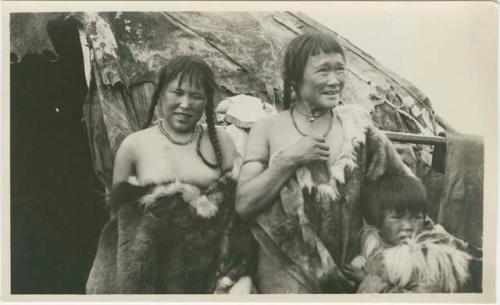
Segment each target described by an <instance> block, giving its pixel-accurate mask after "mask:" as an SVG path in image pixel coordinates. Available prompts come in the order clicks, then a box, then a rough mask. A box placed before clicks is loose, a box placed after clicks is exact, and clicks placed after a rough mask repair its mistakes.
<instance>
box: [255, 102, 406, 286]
mask: <svg viewBox="0 0 500 305" xmlns="http://www.w3.org/2000/svg"><path fill="white" fill-rule="evenodd" d="M334 115H336V116H337V117H338V118H339V120H340V122H341V124H342V137H343V139H344V142H343V145H342V152H341V155H340V157H339V158H337V160H335V161H334V162H333V163H332V164H328V165H326V164H314V165H311V166H307V167H303V168H300V169H299V170H297V172H296V175H294V176H292V177H291V178H290V179H289V180H288V181H287V182H286V183H285V185H284V186H283V188H282V189H281V191H280V196H279V198H278V200H277V202H275V204H274V205H273V206H272V208H271V209H269V210H268V211H265V212H263V213H261V214H259V215H258V216H257V219H256V223H255V224H254V225H253V226H252V232H253V234H254V236H255V238H256V239H257V241H258V242H259V244H260V246H261V249H262V251H263V252H264V253H265V254H266V255H267V256H268V257H269V258H270V259H271V260H272V261H273V262H274V263H275V264H277V265H280V266H282V268H284V269H285V270H286V271H287V272H288V273H289V274H291V275H292V276H293V279H294V280H296V283H294V284H293V285H291V286H297V285H300V286H301V287H302V288H301V289H302V290H304V291H309V292H310V293H321V292H323V293H342V292H344V293H345V292H353V289H354V288H353V287H352V286H351V285H350V284H349V282H348V281H347V280H346V279H345V278H344V276H343V274H342V272H341V271H340V270H339V268H338V266H340V265H343V264H345V263H347V262H349V261H350V260H351V259H352V258H353V257H354V256H355V254H357V253H359V252H358V250H357V242H356V240H357V232H359V230H360V228H361V226H362V221H361V210H362V209H363V203H362V202H360V200H359V198H360V195H361V190H362V188H363V186H364V185H365V183H367V182H370V181H373V180H375V179H377V178H379V177H380V176H382V175H383V174H385V173H394V174H403V175H410V176H413V173H412V172H411V170H410V169H409V168H408V167H407V166H406V165H404V163H403V162H402V161H401V159H400V157H399V155H398V153H397V152H396V150H395V148H394V147H393V146H392V144H391V143H390V141H389V140H388V139H387V137H386V136H385V135H384V134H383V133H382V132H381V131H380V130H378V129H377V128H376V127H375V126H373V124H372V123H371V120H370V116H369V114H368V113H367V112H366V111H365V109H363V108H361V107H357V106H353V105H343V106H340V107H337V108H335V110H334ZM264 276H265V277H273V276H274V275H273V274H266V275H259V277H264ZM276 281H280V279H276ZM269 282H272V281H269ZM297 283H299V284H297ZM276 286H280V287H286V283H285V284H283V283H279V284H277V285H276ZM278 293H279V291H278Z"/></svg>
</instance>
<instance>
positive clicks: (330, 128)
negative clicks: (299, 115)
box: [290, 106, 333, 138]
mask: <svg viewBox="0 0 500 305" xmlns="http://www.w3.org/2000/svg"><path fill="white" fill-rule="evenodd" d="M294 109H295V107H293V106H292V108H291V109H290V116H291V118H292V123H293V127H295V129H296V130H297V131H298V132H299V133H300V134H301V135H302V136H304V137H308V135H307V134H305V133H304V132H303V131H302V130H300V128H299V126H298V125H297V122H296V121H295V117H294V116H293V110H294ZM330 113H331V115H332V119H331V120H330V124H328V128H327V129H326V132H325V133H324V134H323V138H325V137H326V136H327V135H328V133H329V132H330V130H332V126H333V111H332V110H330Z"/></svg>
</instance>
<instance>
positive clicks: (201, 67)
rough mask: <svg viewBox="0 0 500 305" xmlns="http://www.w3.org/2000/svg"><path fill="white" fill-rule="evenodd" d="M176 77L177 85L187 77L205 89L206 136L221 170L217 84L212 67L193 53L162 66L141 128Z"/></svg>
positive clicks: (190, 81)
mask: <svg viewBox="0 0 500 305" xmlns="http://www.w3.org/2000/svg"><path fill="white" fill-rule="evenodd" d="M177 77H179V80H178V86H179V87H180V86H181V84H182V82H183V80H184V79H187V80H188V81H189V84H190V85H195V86H200V87H201V88H203V90H204V91H205V95H206V97H207V105H206V107H205V117H206V121H207V127H208V136H209V138H210V143H211V144H212V147H213V149H214V152H215V157H216V158H217V164H218V167H219V168H220V169H221V171H222V159H223V157H222V150H221V148H220V144H219V139H218V138H217V133H216V131H215V110H214V97H215V93H216V92H217V84H216V82H215V77H214V73H213V72H212V69H211V68H210V67H209V66H208V64H207V63H206V62H205V61H204V60H203V59H202V58H200V57H198V56H193V55H185V56H178V57H175V58H173V59H172V60H170V61H169V62H168V63H167V64H166V65H165V66H163V68H162V69H161V70H160V76H159V78H158V84H157V86H156V89H155V91H154V92H153V97H152V101H151V105H150V108H149V113H148V118H147V121H146V124H145V125H144V127H143V128H147V127H148V126H149V125H151V121H152V120H153V116H154V112H155V108H156V106H157V105H158V102H159V100H160V97H161V94H162V91H163V89H164V88H165V87H166V86H168V85H169V84H170V83H171V82H172V81H173V80H175V79H176V78H177Z"/></svg>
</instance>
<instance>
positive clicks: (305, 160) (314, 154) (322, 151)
mask: <svg viewBox="0 0 500 305" xmlns="http://www.w3.org/2000/svg"><path fill="white" fill-rule="evenodd" d="M329 157H330V148H329V147H328V145H327V144H326V143H325V139H324V138H313V137H304V138H301V139H299V140H297V141H295V142H294V143H292V144H291V145H290V146H288V147H287V148H285V149H284V150H282V151H281V152H280V153H278V154H277V155H276V157H275V158H276V160H275V161H278V160H279V159H283V160H288V161H290V162H291V163H292V164H294V165H296V166H297V167H300V166H303V165H307V164H309V163H311V162H315V161H328V158H329Z"/></svg>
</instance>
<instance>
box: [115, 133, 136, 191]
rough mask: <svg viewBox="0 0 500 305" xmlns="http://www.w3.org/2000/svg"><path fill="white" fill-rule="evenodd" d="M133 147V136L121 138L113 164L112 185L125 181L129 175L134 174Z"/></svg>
mask: <svg viewBox="0 0 500 305" xmlns="http://www.w3.org/2000/svg"><path fill="white" fill-rule="evenodd" d="M133 147H134V140H133V137H132V136H128V137H126V138H125V140H123V142H122V144H121V145H120V148H118V151H117V153H116V156H115V163H114V166H113V185H116V184H118V183H120V182H123V181H127V179H128V178H129V177H130V176H132V175H134V174H135V155H134V150H133Z"/></svg>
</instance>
